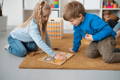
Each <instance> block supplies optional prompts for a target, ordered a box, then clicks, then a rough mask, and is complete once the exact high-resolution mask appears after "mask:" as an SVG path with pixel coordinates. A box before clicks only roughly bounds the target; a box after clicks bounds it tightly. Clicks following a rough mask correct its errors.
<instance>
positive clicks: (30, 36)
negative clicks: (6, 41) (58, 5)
mask: <svg viewBox="0 0 120 80" xmlns="http://www.w3.org/2000/svg"><path fill="white" fill-rule="evenodd" d="M10 35H11V36H12V37H13V38H15V39H17V40H20V41H23V42H30V41H34V42H35V43H36V44H37V46H38V47H39V48H40V49H42V50H43V51H44V52H46V53H47V54H48V55H50V56H55V54H56V53H55V52H54V51H53V50H52V49H51V45H50V41H49V38H48V36H47V35H46V41H43V40H42V37H41V35H40V32H39V29H38V25H37V24H36V22H35V20H34V19H31V21H30V23H29V24H28V25H27V26H26V27H17V28H16V29H14V30H13V31H12V32H11V33H10Z"/></svg>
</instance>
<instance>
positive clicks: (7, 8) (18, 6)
mask: <svg viewBox="0 0 120 80" xmlns="http://www.w3.org/2000/svg"><path fill="white" fill-rule="evenodd" d="M22 3H23V0H4V6H3V15H4V16H8V22H7V24H8V25H18V24H21V23H22V22H23V4H22Z"/></svg>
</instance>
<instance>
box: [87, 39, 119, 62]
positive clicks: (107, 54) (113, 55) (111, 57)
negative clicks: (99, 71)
mask: <svg viewBox="0 0 120 80" xmlns="http://www.w3.org/2000/svg"><path fill="white" fill-rule="evenodd" d="M115 46H116V41H115V39H114V38H113V37H107V38H106V39H104V40H101V41H98V42H97V41H93V42H91V43H90V45H89V46H88V48H87V50H86V55H87V56H88V57H90V58H97V57H99V56H102V59H103V60H104V62H106V63H117V62H120V52H114V49H115Z"/></svg>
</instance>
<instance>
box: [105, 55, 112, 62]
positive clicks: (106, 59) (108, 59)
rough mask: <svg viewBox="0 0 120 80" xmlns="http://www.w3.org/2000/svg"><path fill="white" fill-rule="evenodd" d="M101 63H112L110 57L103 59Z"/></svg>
mask: <svg viewBox="0 0 120 80" xmlns="http://www.w3.org/2000/svg"><path fill="white" fill-rule="evenodd" d="M103 61H104V62H105V63H113V61H112V57H111V56H109V57H105V58H103Z"/></svg>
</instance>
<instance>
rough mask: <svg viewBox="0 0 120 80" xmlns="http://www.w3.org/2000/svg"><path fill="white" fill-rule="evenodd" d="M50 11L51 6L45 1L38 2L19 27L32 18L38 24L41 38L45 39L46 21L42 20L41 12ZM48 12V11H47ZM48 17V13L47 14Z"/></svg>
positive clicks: (26, 23)
mask: <svg viewBox="0 0 120 80" xmlns="http://www.w3.org/2000/svg"><path fill="white" fill-rule="evenodd" d="M47 10H49V11H51V7H50V6H49V4H48V3H47V2H46V1H42V2H38V3H37V4H36V6H35V8H34V10H33V13H32V15H31V16H30V17H29V18H28V19H27V20H26V21H25V22H24V23H23V24H22V25H20V27H25V26H27V25H28V24H29V22H30V20H31V19H34V20H35V22H36V24H37V25H38V29H39V31H40V34H41V36H42V39H43V40H45V38H46V28H47V22H48V21H46V22H43V20H42V19H43V17H44V16H43V14H44V13H45V12H46V11H47ZM49 14H50V13H49ZM48 17H49V15H48Z"/></svg>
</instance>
